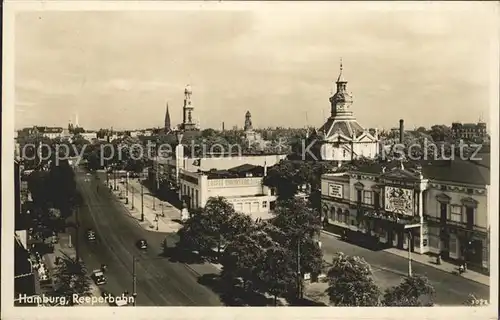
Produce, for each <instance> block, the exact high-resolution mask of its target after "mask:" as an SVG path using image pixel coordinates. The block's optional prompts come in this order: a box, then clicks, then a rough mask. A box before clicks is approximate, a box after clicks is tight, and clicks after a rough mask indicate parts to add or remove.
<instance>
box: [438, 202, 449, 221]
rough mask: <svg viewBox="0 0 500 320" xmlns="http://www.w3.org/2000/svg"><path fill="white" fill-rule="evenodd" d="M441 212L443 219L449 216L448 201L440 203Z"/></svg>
mask: <svg viewBox="0 0 500 320" xmlns="http://www.w3.org/2000/svg"><path fill="white" fill-rule="evenodd" d="M439 205H440V207H441V208H440V212H441V221H446V220H447V217H448V213H447V212H446V211H447V210H446V206H447V205H446V203H440V204H439Z"/></svg>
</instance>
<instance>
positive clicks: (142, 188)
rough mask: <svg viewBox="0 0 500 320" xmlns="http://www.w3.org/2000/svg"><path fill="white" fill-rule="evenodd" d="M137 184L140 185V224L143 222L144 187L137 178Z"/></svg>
mask: <svg viewBox="0 0 500 320" xmlns="http://www.w3.org/2000/svg"><path fill="white" fill-rule="evenodd" d="M139 182H140V184H141V222H143V221H144V186H143V184H142V180H141V179H140V178H139Z"/></svg>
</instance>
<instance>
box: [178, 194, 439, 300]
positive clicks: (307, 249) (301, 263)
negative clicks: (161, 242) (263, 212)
mask: <svg viewBox="0 0 500 320" xmlns="http://www.w3.org/2000/svg"><path fill="white" fill-rule="evenodd" d="M319 225H320V221H319V218H318V215H317V214H316V212H315V211H314V210H312V209H311V208H309V207H308V206H307V204H306V203H305V202H304V201H303V200H300V199H289V200H281V201H280V202H279V203H278V205H277V208H276V215H275V217H274V218H273V219H270V220H268V221H260V222H259V221H258V222H254V221H252V220H251V219H250V217H249V216H247V215H245V214H243V213H238V212H235V210H234V209H233V207H232V205H231V204H229V203H228V202H227V201H226V200H225V199H224V198H222V197H218V198H210V199H209V200H208V201H207V204H206V206H205V207H204V208H203V209H199V210H196V211H195V212H193V214H192V215H191V217H190V218H189V219H188V220H187V221H186V222H185V224H184V225H183V227H182V228H181V229H180V230H179V231H178V234H179V237H180V241H179V243H178V245H179V246H180V247H181V248H183V249H187V250H189V251H197V252H198V253H199V254H200V255H201V256H202V257H204V258H206V259H210V258H212V257H213V256H214V255H215V258H216V259H217V261H218V262H219V263H220V264H222V267H223V268H222V272H221V279H222V280H223V282H224V283H225V285H227V286H228V287H230V288H235V287H238V288H240V289H243V290H245V291H247V292H258V293H268V294H271V295H273V296H274V299H275V303H276V300H277V298H278V297H284V298H297V297H301V292H302V287H303V281H304V275H305V274H311V275H312V276H313V277H314V275H318V274H320V273H322V271H323V269H324V263H323V254H322V251H321V248H320V246H319V245H318V241H317V237H316V236H317V234H318V232H319ZM327 279H328V282H329V287H328V290H327V294H328V296H329V297H330V301H331V304H333V305H336V306H379V305H386V306H423V305H432V304H433V296H434V289H433V287H432V285H431V284H430V283H429V281H428V280H427V278H425V277H422V276H413V277H407V278H405V279H403V281H402V282H401V284H399V285H397V286H395V287H392V288H389V289H387V290H386V291H385V292H382V291H381V290H380V289H379V287H378V286H377V285H376V283H375V282H374V280H373V276H372V271H371V268H370V265H369V264H368V263H366V262H365V261H364V260H363V259H362V258H359V257H350V256H346V255H344V254H338V255H337V256H335V257H334V259H333V261H332V265H331V266H330V268H329V270H328V271H327Z"/></svg>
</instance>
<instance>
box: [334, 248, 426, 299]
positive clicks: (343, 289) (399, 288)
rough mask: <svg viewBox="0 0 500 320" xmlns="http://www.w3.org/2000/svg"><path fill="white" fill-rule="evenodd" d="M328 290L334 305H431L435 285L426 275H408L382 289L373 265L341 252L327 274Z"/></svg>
mask: <svg viewBox="0 0 500 320" xmlns="http://www.w3.org/2000/svg"><path fill="white" fill-rule="evenodd" d="M327 279H328V283H329V287H328V289H327V294H328V296H329V298H330V303H331V304H333V305H335V306H364V307H373V306H398V307H410V306H432V305H433V298H434V294H435V291H434V288H433V286H432V285H431V284H430V283H429V281H428V279H427V278H426V277H423V276H420V275H414V276H411V277H405V278H404V279H403V281H402V282H401V283H400V284H399V285H396V286H394V287H390V288H388V289H386V290H385V292H383V293H382V291H381V290H380V288H379V287H378V286H377V284H376V283H375V281H374V280H373V274H372V270H371V267H370V265H369V264H368V263H367V262H366V261H365V260H364V259H363V258H360V257H356V256H347V255H344V254H342V253H339V254H338V255H337V256H335V257H334V258H333V261H332V266H331V268H330V270H329V271H328V274H327Z"/></svg>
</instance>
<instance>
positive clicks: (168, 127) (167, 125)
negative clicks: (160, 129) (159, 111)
mask: <svg viewBox="0 0 500 320" xmlns="http://www.w3.org/2000/svg"><path fill="white" fill-rule="evenodd" d="M164 129H165V132H170V131H171V129H172V128H171V124H170V112H169V111H168V102H167V110H166V111H165V128H164Z"/></svg>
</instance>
